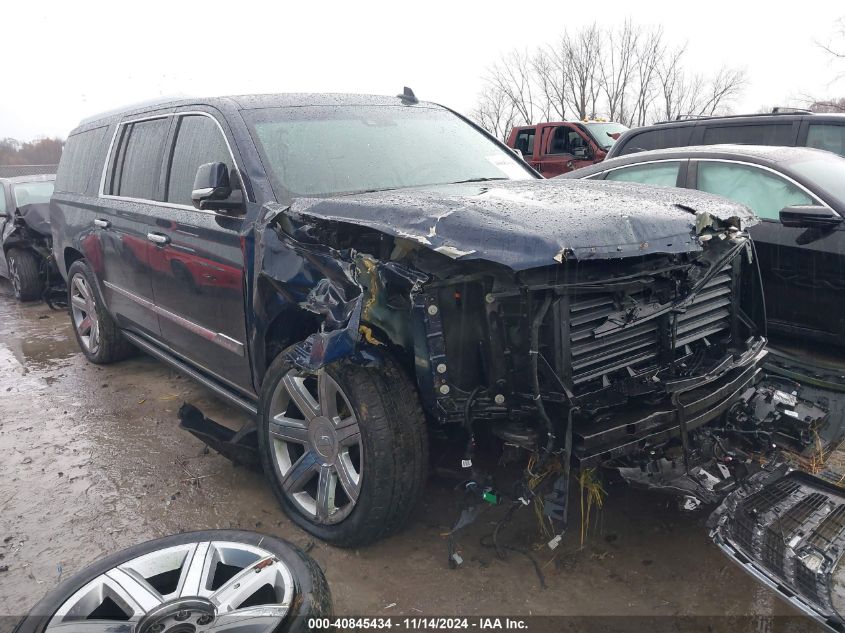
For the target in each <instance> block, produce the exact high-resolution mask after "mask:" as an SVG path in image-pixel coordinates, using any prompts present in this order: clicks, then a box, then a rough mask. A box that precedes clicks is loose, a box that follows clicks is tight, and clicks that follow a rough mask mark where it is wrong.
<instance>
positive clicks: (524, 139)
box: [508, 121, 628, 178]
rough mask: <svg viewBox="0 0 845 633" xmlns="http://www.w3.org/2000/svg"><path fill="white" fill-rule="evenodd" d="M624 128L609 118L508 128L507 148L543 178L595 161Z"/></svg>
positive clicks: (601, 159) (602, 157) (604, 152)
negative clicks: (509, 130)
mask: <svg viewBox="0 0 845 633" xmlns="http://www.w3.org/2000/svg"><path fill="white" fill-rule="evenodd" d="M627 129H628V128H627V127H625V126H624V125H622V124H621V123H613V122H611V121H583V122H582V121H559V122H556V123H537V124H535V125H524V126H522V127H515V128H514V129H512V130H511V134H510V136H509V137H508V147H510V148H512V149H518V150H519V151H520V152H522V156H523V157H524V158H525V160H526V162H528V163H529V164H530V165H531V166H532V167H533V168H534V169H536V170H537V171H539V172H540V173H541V174H543V175H544V176H545V177H546V178H552V177H553V176H559V175H560V174H564V173H566V172H568V171H572V170H573V169H578V168H579V167H585V166H587V165H592V164H593V163H599V162H601V161H603V160H604V157H605V156H607V152H608V150H609V149H610V146H611V145H613V143H615V142H616V139H617V138H619V135H620V134H622V132H624V131H626V130H627Z"/></svg>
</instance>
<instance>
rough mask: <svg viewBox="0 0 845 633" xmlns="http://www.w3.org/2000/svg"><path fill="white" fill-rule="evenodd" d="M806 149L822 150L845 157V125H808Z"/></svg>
mask: <svg viewBox="0 0 845 633" xmlns="http://www.w3.org/2000/svg"><path fill="white" fill-rule="evenodd" d="M807 147H815V148H816V149H824V150H827V151H828V152H834V153H836V154H839V155H840V156H845V125H832V124H828V123H810V129H809V130H808V131H807Z"/></svg>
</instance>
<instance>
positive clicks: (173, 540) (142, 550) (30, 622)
mask: <svg viewBox="0 0 845 633" xmlns="http://www.w3.org/2000/svg"><path fill="white" fill-rule="evenodd" d="M202 541H230V542H237V543H245V544H247V545H252V546H255V547H260V548H262V549H264V550H267V551H268V552H270V553H271V554H273V555H275V556H276V557H278V559H279V560H280V561H281V562H282V563H284V564H285V565H287V567H288V569H289V570H290V572H291V575H292V577H293V584H294V587H293V589H294V595H293V600H292V602H291V607H290V611H289V612H288V615H287V617H286V618H285V620H284V621H283V622H282V623H281V625H280V626H279V628H277V629H276V631H274V633H306V632H308V631H311V630H312V629H311V628H309V626H308V620H309V619H310V618H327V617H329V616H330V615H331V614H332V599H331V592H330V591H329V585H328V582H327V581H326V577H325V575H324V574H323V570H322V569H320V567H319V565H317V563H316V561H314V559H313V558H311V557H310V556H308V555H307V554H305V552H303V551H302V550H301V549H299V548H298V547H296V546H294V545H292V544H291V543H288V542H287V541H284V540H282V539H279V538H275V537H272V536H268V535H265V534H258V533H256V532H249V531H245V530H204V531H199V532H185V533H184V534H175V535H172V536H166V537H164V538H160V539H156V540H154V541H148V542H146V543H141V544H140V545H135V546H133V547H130V548H128V549H125V550H122V551H120V552H117V553H116V554H112V555H111V556H108V557H106V558H103V559H101V560H98V561H96V562H94V563H92V564H91V565H89V566H88V567H86V568H85V569H83V570H82V571H80V572H79V573H77V574H75V575H74V576H72V577H71V578H68V579H67V580H65V581H64V582H63V583H61V584H60V585H59V586H57V587H56V588H55V589H54V590H53V591H51V592H50V593H49V594H47V595H46V596H45V597H44V598H43V599H41V601H39V602H38V603H37V604H36V605H35V606H34V607H32V609H30V611H29V614H27V615H26V616H25V617H24V618H23V619H22V620H21V621H20V622H19V623H18V624H17V626H16V627H15V629H14V631H13V632H12V633H43V632H44V630H45V629H46V628H47V625H48V624H49V623H50V619H51V618H52V617H53V615H54V614H55V613H56V611H57V610H58V609H59V607H61V605H62V604H63V603H64V602H65V601H66V600H68V599H69V598H70V597H71V596H72V595H73V594H74V593H75V592H76V591H78V590H79V589H80V588H82V587H83V586H84V585H86V584H87V583H89V582H91V581H92V580H94V579H95V578H97V577H98V576H101V575H102V574H104V573H105V572H107V571H109V570H110V569H113V568H114V567H117V566H118V565H121V564H123V563H126V562H128V561H130V560H133V559H135V558H138V557H139V556H143V555H144V554H147V553H149V552H153V551H156V550H159V549H165V548H168V547H173V546H176V545H183V544H185V543H192V542H202ZM116 624H117V623H116Z"/></svg>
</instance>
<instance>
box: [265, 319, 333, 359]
mask: <svg viewBox="0 0 845 633" xmlns="http://www.w3.org/2000/svg"><path fill="white" fill-rule="evenodd" d="M319 331H320V319H319V317H318V316H317V315H316V314H311V313H310V312H305V311H302V310H287V311H285V312H282V313H281V314H279V315H278V316H277V317H276V318H275V319H273V322H272V323H271V324H270V326H269V327H268V328H267V335H266V336H265V338H264V367H263V369H264V370H265V371H266V369H267V368H268V367H269V366H270V363H272V362H273V360H274V359H275V358H276V356H278V355H279V354H280V353H281V352H283V351H284V350H285V349H287V348H288V347H290V346H291V345H293V344H294V343H298V342H300V341H304V340H305V339H306V338H308V337H309V336H311V335H312V334H314V333H315V332H319Z"/></svg>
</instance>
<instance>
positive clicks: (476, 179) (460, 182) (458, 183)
mask: <svg viewBox="0 0 845 633" xmlns="http://www.w3.org/2000/svg"><path fill="white" fill-rule="evenodd" d="M491 180H510V178H502V177H497V178H467V179H466V180H456V181H455V182H450V183H449V184H450V185H462V184H463V183H465V182H489V181H491Z"/></svg>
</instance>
